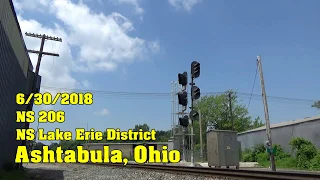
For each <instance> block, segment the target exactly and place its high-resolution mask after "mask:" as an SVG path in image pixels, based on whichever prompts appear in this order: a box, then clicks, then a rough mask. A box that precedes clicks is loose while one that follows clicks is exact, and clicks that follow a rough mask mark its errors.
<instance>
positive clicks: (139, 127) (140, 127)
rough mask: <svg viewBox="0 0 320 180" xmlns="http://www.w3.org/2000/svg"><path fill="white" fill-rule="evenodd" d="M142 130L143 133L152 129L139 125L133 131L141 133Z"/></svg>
mask: <svg viewBox="0 0 320 180" xmlns="http://www.w3.org/2000/svg"><path fill="white" fill-rule="evenodd" d="M140 129H142V131H150V127H149V126H148V124H137V125H135V126H134V128H133V129H132V130H133V131H139V130H140Z"/></svg>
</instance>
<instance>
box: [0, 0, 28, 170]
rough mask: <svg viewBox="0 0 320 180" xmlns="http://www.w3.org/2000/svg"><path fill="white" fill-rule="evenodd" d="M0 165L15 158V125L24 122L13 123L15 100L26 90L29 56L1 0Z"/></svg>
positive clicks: (12, 17)
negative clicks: (17, 95)
mask: <svg viewBox="0 0 320 180" xmlns="http://www.w3.org/2000/svg"><path fill="white" fill-rule="evenodd" d="M0 20H1V21H0V102H1V103H0V137H1V138H0V145H1V148H0V167H1V166H2V165H3V163H5V162H6V161H9V162H12V163H13V162H14V160H15V155H16V148H17V146H18V145H20V144H21V142H20V141H16V128H23V127H24V124H22V123H16V122H15V121H16V111H17V110H22V108H23V107H22V106H19V105H17V104H16V101H15V97H16V94H17V93H19V92H22V93H25V91H26V85H27V74H28V67H29V58H28V56H27V54H26V51H25V49H24V44H23V41H22V40H21V35H20V30H19V28H18V26H17V23H16V20H15V17H14V13H13V12H12V9H11V4H10V1H8V0H1V1H0Z"/></svg>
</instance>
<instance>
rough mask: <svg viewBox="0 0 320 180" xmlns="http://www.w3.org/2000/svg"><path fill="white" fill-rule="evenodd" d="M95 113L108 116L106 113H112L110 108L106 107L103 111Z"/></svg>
mask: <svg viewBox="0 0 320 180" xmlns="http://www.w3.org/2000/svg"><path fill="white" fill-rule="evenodd" d="M95 114H97V115H100V116H106V115H109V114H110V113H109V110H108V109H106V108H104V109H102V110H101V111H99V112H96V113H95Z"/></svg>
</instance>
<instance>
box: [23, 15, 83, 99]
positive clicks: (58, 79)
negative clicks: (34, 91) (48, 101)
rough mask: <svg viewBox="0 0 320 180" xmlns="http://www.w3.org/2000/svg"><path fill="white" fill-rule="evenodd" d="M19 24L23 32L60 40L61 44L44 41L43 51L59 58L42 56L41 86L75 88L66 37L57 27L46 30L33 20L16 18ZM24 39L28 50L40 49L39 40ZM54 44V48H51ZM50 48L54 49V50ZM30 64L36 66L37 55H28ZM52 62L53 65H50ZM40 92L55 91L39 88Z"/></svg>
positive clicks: (25, 37)
mask: <svg viewBox="0 0 320 180" xmlns="http://www.w3.org/2000/svg"><path fill="white" fill-rule="evenodd" d="M18 19H19V24H20V26H21V29H22V30H23V31H24V32H33V33H34V32H36V33H37V32H39V33H41V34H43V33H45V34H48V35H54V36H58V37H61V38H62V40H63V41H62V42H56V41H46V43H45V45H44V51H46V52H56V53H59V55H60V57H53V56H43V57H42V60H41V66H40V71H39V74H40V75H41V76H42V80H41V85H42V86H46V87H64V88H70V89H72V88H75V87H76V84H77V81H76V80H75V79H74V78H73V77H72V76H71V67H72V64H73V63H74V62H73V59H72V56H71V51H70V47H69V45H68V43H67V41H68V35H67V34H66V32H65V31H64V30H63V29H62V28H61V27H59V26H58V25H56V26H55V28H46V27H44V26H42V24H40V23H39V22H37V21H35V20H25V19H23V18H22V17H20V16H18ZM24 39H25V42H26V45H27V47H28V49H34V50H38V49H39V47H40V39H39V38H34V37H28V36H25V35H24ZM51 43H54V44H55V46H52V44H51ZM52 47H55V48H54V49H53V48H52ZM29 55H30V58H31V61H32V64H34V65H35V64H36V61H37V54H34V53H30V54H29ZM52 59H53V60H54V64H53V63H52ZM41 91H42V92H44V91H49V92H52V93H56V92H57V90H56V89H53V88H43V87H42V88H41Z"/></svg>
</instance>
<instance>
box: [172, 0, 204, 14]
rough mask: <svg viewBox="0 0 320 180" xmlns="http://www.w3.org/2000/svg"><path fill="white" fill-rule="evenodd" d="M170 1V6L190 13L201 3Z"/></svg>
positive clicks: (194, 0)
mask: <svg viewBox="0 0 320 180" xmlns="http://www.w3.org/2000/svg"><path fill="white" fill-rule="evenodd" d="M168 1H169V3H170V5H172V6H173V7H175V8H176V9H184V10H186V11H188V12H190V11H191V9H192V8H193V6H195V5H196V4H198V3H200V2H201V0H168Z"/></svg>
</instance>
